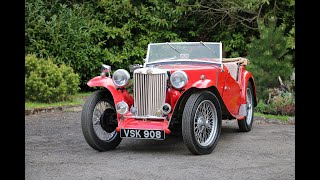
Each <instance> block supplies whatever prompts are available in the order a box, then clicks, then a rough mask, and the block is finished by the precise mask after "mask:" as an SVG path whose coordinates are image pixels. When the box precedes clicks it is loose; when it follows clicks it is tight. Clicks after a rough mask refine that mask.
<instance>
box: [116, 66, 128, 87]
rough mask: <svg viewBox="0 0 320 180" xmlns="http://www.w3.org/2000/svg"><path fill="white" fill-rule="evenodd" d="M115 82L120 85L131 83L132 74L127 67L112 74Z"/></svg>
mask: <svg viewBox="0 0 320 180" xmlns="http://www.w3.org/2000/svg"><path fill="white" fill-rule="evenodd" d="M112 80H113V83H114V84H115V85H116V86H118V87H124V86H126V85H127V84H128V83H129V80H130V74H129V72H128V71H126V70H125V69H118V70H116V71H115V72H114V73H113V75H112Z"/></svg>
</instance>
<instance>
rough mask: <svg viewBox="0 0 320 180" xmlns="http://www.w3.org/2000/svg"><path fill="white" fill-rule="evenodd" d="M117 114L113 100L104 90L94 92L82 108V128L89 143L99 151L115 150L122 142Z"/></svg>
mask: <svg viewBox="0 0 320 180" xmlns="http://www.w3.org/2000/svg"><path fill="white" fill-rule="evenodd" d="M117 126H118V121H117V114H116V111H115V107H114V102H113V100H112V99H108V93H107V92H106V91H103V90H98V91H96V92H94V93H93V94H92V95H91V96H90V97H88V99H87V100H86V102H85V104H84V105H83V108H82V113H81V128H82V133H83V136H84V138H85V140H86V141H87V143H88V144H89V145H90V146H91V147H92V148H93V149H95V150H97V151H108V150H112V149H115V148H116V147H117V146H118V145H119V144H120V142H121V140H122V139H121V137H120V134H119V133H117V132H116V127H117Z"/></svg>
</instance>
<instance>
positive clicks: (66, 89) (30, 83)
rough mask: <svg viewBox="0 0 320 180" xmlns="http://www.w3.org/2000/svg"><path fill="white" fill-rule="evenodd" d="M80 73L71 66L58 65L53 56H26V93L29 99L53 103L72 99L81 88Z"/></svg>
mask: <svg viewBox="0 0 320 180" xmlns="http://www.w3.org/2000/svg"><path fill="white" fill-rule="evenodd" d="M79 84H80V80H79V75H78V74H76V73H74V72H73V69H72V68H71V67H68V66H66V65H65V64H62V65H60V67H59V66H57V65H56V64H54V63H53V61H52V59H51V58H48V59H38V58H37V57H36V56H35V55H33V54H32V55H31V54H28V55H27V56H26V57H25V95H26V100H27V101H33V102H45V103H52V102H57V101H63V100H68V99H70V95H73V94H75V93H77V92H78V90H79Z"/></svg>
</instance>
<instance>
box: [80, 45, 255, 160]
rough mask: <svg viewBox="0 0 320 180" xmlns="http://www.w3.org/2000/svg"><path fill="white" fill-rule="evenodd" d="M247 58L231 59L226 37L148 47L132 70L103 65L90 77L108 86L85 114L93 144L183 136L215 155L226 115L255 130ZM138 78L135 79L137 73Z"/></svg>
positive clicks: (194, 148)
mask: <svg viewBox="0 0 320 180" xmlns="http://www.w3.org/2000/svg"><path fill="white" fill-rule="evenodd" d="M248 63H249V60H248V59H246V58H241V57H239V58H223V57H222V43H221V42H170V43H169V42H167V43H151V44H149V45H148V51H147V56H146V58H145V59H144V64H143V65H139V64H138V65H130V68H129V69H130V72H128V71H127V70H125V69H118V70H116V71H114V72H113V73H112V71H111V66H109V65H105V64H103V65H102V67H101V74H100V75H99V76H96V77H94V78H92V79H91V80H89V81H88V83H87V85H88V86H89V87H100V88H99V90H96V91H95V92H93V93H92V95H91V96H89V97H88V98H87V99H86V102H85V104H84V105H83V109H82V114H81V126H82V132H83V135H84V138H85V140H86V142H87V143H88V144H89V145H90V146H91V147H92V148H93V149H95V150H97V151H107V150H112V149H115V148H116V147H117V146H118V145H119V144H120V142H121V140H122V139H123V138H136V139H154V140H164V139H165V138H166V136H168V135H170V134H171V133H176V134H180V135H182V138H183V142H184V144H185V145H186V147H187V148H188V149H189V151H190V152H191V153H192V154H196V155H201V154H210V153H211V152H212V151H213V150H214V148H215V147H216V145H217V143H218V140H219V137H220V133H221V126H222V120H235V119H236V120H237V122H238V127H239V130H240V131H243V132H249V131H250V130H251V128H252V122H253V117H254V116H253V113H254V107H255V106H256V105H257V100H256V91H255V82H254V78H253V75H252V73H251V72H249V71H247V70H246V66H247V65H248ZM131 77H132V79H131Z"/></svg>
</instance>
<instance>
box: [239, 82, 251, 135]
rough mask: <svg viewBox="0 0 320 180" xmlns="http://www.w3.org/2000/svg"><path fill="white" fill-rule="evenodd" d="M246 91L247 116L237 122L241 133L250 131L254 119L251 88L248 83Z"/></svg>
mask: <svg viewBox="0 0 320 180" xmlns="http://www.w3.org/2000/svg"><path fill="white" fill-rule="evenodd" d="M246 91H247V93H246V101H247V109H248V111H247V115H246V118H245V119H242V120H238V126H239V129H240V131H241V132H249V131H251V129H252V124H253V117H254V115H253V114H254V104H253V88H252V84H251V82H249V83H248V86H247V89H246Z"/></svg>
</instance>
